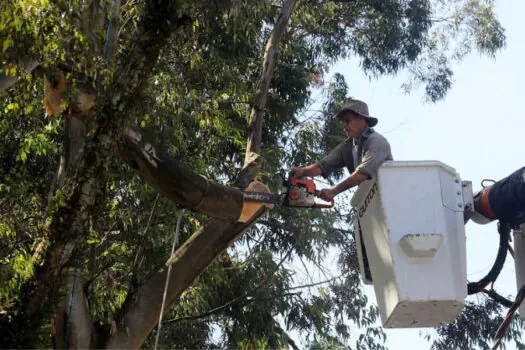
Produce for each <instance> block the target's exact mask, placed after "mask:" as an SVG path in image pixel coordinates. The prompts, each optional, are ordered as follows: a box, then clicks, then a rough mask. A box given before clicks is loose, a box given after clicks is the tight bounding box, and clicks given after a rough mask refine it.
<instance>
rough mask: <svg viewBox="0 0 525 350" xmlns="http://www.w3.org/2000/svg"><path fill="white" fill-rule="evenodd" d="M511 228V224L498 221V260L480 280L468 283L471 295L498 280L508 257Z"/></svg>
mask: <svg viewBox="0 0 525 350" xmlns="http://www.w3.org/2000/svg"><path fill="white" fill-rule="evenodd" d="M510 229H511V228H510V225H509V224H507V223H504V222H501V221H500V222H499V223H498V232H499V249H498V255H497V256H496V261H494V265H492V268H491V269H490V271H489V273H487V275H486V276H485V277H483V278H482V279H480V280H479V281H478V282H470V283H469V284H468V285H467V291H468V294H469V295H471V294H475V293H479V292H481V291H483V290H484V289H485V287H486V286H487V285H488V284H489V283H491V282H494V281H496V279H497V278H498V276H499V274H500V272H501V269H503V265H504V264H505V259H506V257H507V251H508V246H509V238H510Z"/></svg>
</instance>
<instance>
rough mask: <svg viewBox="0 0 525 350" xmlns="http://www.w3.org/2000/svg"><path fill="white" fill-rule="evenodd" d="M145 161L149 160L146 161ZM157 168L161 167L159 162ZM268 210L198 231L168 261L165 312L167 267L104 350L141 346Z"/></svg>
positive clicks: (258, 122) (286, 12) (250, 174)
mask: <svg viewBox="0 0 525 350" xmlns="http://www.w3.org/2000/svg"><path fill="white" fill-rule="evenodd" d="M295 3H296V0H288V1H287V2H286V3H285V5H284V6H283V8H282V10H281V14H280V15H279V18H278V20H277V22H276V24H275V26H274V29H273V31H272V33H271V35H270V37H269V39H268V43H267V45H266V51H265V53H264V59H263V67H262V73H261V78H260V81H259V82H258V83H257V91H256V93H255V97H254V108H253V110H252V112H251V116H252V121H251V122H250V126H251V128H250V130H249V131H250V135H249V137H248V149H247V156H246V161H245V166H244V169H243V171H242V172H241V174H240V175H239V177H238V178H237V180H236V181H235V185H236V186H237V187H240V188H245V187H246V186H247V185H248V184H249V183H250V182H251V181H252V179H253V178H254V176H255V174H256V173H257V171H258V170H259V168H260V165H261V161H260V156H259V155H258V153H259V152H260V149H261V147H260V142H261V137H260V135H261V133H262V123H263V118H264V109H265V107H266V96H267V90H268V88H269V83H270V77H271V76H272V74H273V70H274V66H275V62H274V60H275V54H276V52H277V49H278V47H279V44H280V41H281V38H282V35H283V33H284V31H285V29H286V26H287V23H288V21H289V18H290V15H291V12H292V9H293V7H294V5H295ZM137 154H140V153H139V152H138V150H137V151H136V152H135V155H137ZM144 157H145V158H148V156H144ZM150 157H151V155H150ZM128 159H129V158H128ZM137 159H138V158H137ZM152 159H153V158H152ZM153 160H154V159H153ZM155 164H157V165H158V164H160V163H159V162H158V161H157V162H155ZM139 167H140V166H139ZM150 167H151V166H150ZM146 168H148V165H147V162H145V164H143V165H142V168H141V169H146ZM139 169H140V168H139ZM148 176H151V175H150V174H149V175H146V176H145V177H144V178H145V179H146V178H148ZM193 182H195V180H194V181H193ZM170 187H171V189H173V188H174V187H173V186H170ZM194 187H195V185H194ZM201 188H202V187H201ZM177 196H180V195H177ZM174 199H175V198H174ZM265 211H266V207H261V208H260V209H259V211H258V212H256V213H255V214H254V215H253V216H252V218H251V220H249V221H248V222H246V223H235V222H232V221H225V220H219V219H212V220H210V221H209V222H208V224H207V225H206V227H204V228H202V229H200V230H198V231H197V232H195V233H194V234H193V235H192V236H191V237H190V238H189V239H188V240H187V241H186V242H185V243H184V244H183V245H182V246H181V247H180V248H179V249H178V250H177V251H176V253H175V256H174V257H172V259H170V260H172V261H173V269H172V271H171V274H170V280H169V284H168V290H167V297H166V304H165V308H164V310H161V307H162V295H163V286H164V283H165V281H166V278H167V268H163V269H161V270H159V271H158V272H157V273H156V274H155V275H153V277H151V278H150V279H149V280H148V281H146V283H145V284H144V285H143V286H142V287H141V288H140V289H139V290H138V292H137V294H136V295H135V296H134V298H133V302H132V303H131V304H128V305H127V308H126V309H124V310H121V311H122V312H121V315H122V317H121V320H120V322H119V324H118V325H117V327H118V329H117V333H116V334H115V335H114V336H113V337H112V338H110V339H109V341H108V343H107V346H106V347H107V348H138V347H140V346H141V345H142V344H143V343H144V341H145V340H146V337H147V336H148V334H149V333H150V332H151V331H152V330H153V328H154V327H155V325H156V324H157V322H158V317H159V314H160V312H163V313H165V312H166V311H167V310H169V309H170V308H171V307H172V305H173V303H174V302H175V301H176V300H177V298H178V297H179V296H180V295H181V294H182V292H183V291H184V290H186V289H187V288H188V287H189V286H190V285H191V283H192V282H193V281H194V280H195V279H196V278H197V277H198V276H199V275H200V274H201V273H202V271H204V269H205V268H206V267H207V266H208V265H209V264H210V263H211V262H212V261H213V260H214V259H215V257H216V256H217V255H218V254H220V253H221V252H222V251H223V250H224V249H226V248H227V247H229V246H230V245H231V244H233V242H235V241H236V240H237V239H238V238H239V237H240V236H241V235H242V234H243V233H244V232H245V231H246V230H247V229H249V227H250V226H251V225H253V224H254V223H255V222H256V220H257V219H258V218H259V217H260V216H261V215H262V214H264V212H265Z"/></svg>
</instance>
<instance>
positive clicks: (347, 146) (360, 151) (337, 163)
mask: <svg viewBox="0 0 525 350" xmlns="http://www.w3.org/2000/svg"><path fill="white" fill-rule="evenodd" d="M336 118H338V119H339V120H340V121H341V122H342V123H343V127H344V129H345V131H346V134H347V135H348V138H347V139H346V140H345V141H344V142H342V143H340V144H339V145H338V146H337V147H335V148H334V149H333V150H332V151H331V152H330V153H329V154H328V155H327V156H325V157H324V158H323V159H321V160H320V161H319V162H317V163H314V164H310V165H308V166H304V167H297V168H294V169H293V170H292V172H293V173H294V175H295V176H297V177H303V176H319V175H322V176H323V177H327V176H328V175H329V174H330V173H332V172H333V171H335V170H338V169H341V168H343V167H346V168H347V169H348V171H349V173H350V176H349V177H348V178H347V179H345V180H344V181H343V182H341V183H339V184H338V185H337V186H335V187H333V188H326V189H323V190H321V198H322V199H323V200H325V201H328V202H329V201H331V200H332V199H333V198H334V197H335V196H337V195H338V194H339V193H341V192H344V191H346V190H348V189H350V188H352V187H354V186H357V185H359V184H360V183H361V182H363V181H365V180H368V179H370V178H371V177H372V175H373V174H374V173H375V172H376V171H377V169H378V168H379V166H380V165H381V164H383V162H384V161H387V160H392V159H393V158H392V153H391V151H390V144H389V143H388V141H387V140H386V138H385V137H384V136H383V135H381V134H379V133H378V132H376V131H374V129H373V127H374V126H375V125H376V124H377V121H378V120H377V118H374V117H371V116H370V115H369V113H368V106H367V104H366V103H364V102H362V101H359V100H352V99H350V100H347V101H346V102H345V103H344V104H343V108H342V109H341V110H340V111H339V113H337V115H336Z"/></svg>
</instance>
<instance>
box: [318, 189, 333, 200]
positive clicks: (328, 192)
mask: <svg viewBox="0 0 525 350" xmlns="http://www.w3.org/2000/svg"><path fill="white" fill-rule="evenodd" d="M334 197H335V191H334V190H333V189H331V188H325V189H322V190H321V199H322V200H324V201H326V202H331V201H332V200H333V199H334Z"/></svg>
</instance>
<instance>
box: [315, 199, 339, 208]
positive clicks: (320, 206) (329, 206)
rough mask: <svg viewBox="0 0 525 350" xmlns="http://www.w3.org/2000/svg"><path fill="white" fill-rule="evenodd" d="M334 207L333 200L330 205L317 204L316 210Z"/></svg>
mask: <svg viewBox="0 0 525 350" xmlns="http://www.w3.org/2000/svg"><path fill="white" fill-rule="evenodd" d="M333 206H334V200H333V199H332V200H331V201H330V204H323V203H315V205H314V208H316V209H324V208H332V207H333Z"/></svg>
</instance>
